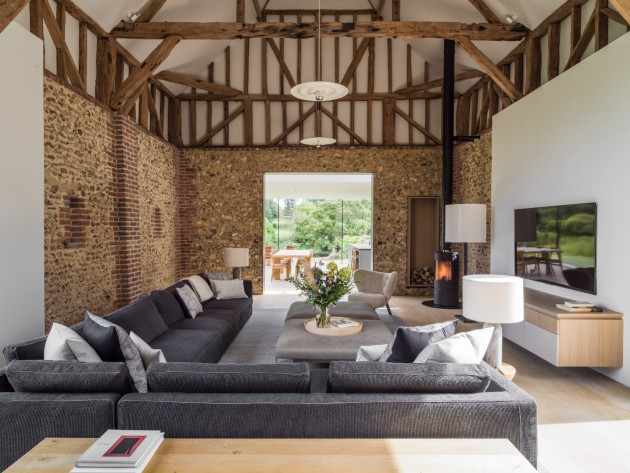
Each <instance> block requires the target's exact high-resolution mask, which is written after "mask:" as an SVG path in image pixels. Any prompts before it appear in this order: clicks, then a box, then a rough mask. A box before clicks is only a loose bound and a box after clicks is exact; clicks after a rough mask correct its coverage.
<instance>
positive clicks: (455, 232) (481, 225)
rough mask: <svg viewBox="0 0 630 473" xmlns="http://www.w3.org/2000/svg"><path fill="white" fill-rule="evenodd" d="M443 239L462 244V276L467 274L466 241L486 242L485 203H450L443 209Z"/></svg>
mask: <svg viewBox="0 0 630 473" xmlns="http://www.w3.org/2000/svg"><path fill="white" fill-rule="evenodd" d="M444 221H445V227H444V241H446V242H447V243H463V244H464V276H465V275H466V274H468V243H485V242H486V204H450V205H447V206H446V211H445V217H444Z"/></svg>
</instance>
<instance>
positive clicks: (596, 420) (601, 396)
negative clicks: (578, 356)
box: [254, 294, 630, 473]
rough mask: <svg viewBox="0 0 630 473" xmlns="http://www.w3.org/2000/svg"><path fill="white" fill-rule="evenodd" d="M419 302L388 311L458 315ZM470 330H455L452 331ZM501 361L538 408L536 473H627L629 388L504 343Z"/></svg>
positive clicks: (410, 318) (283, 302) (420, 320)
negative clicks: (511, 368) (538, 466)
mask: <svg viewBox="0 0 630 473" xmlns="http://www.w3.org/2000/svg"><path fill="white" fill-rule="evenodd" d="M298 299H299V296H297V295H295V294H291V295H283V294H274V295H265V296H256V297H255V298H254V308H255V309H256V308H260V309H263V308H265V309H280V308H288V307H289V305H290V304H291V302H293V301H295V300H298ZM422 300H423V299H421V298H417V297H394V298H392V300H391V302H390V306H391V307H392V310H393V312H394V315H395V316H396V317H398V318H400V319H401V320H402V321H403V322H404V323H405V325H425V324H430V323H434V322H440V321H445V320H448V319H451V318H452V317H453V315H454V314H456V313H458V312H459V311H454V310H441V309H432V308H429V307H426V306H424V305H422ZM381 310H384V309H379V311H381ZM476 328H479V325H478V324H474V323H473V324H462V323H460V324H458V331H467V330H474V329H476ZM503 359H504V361H505V362H507V363H510V364H511V365H513V366H514V367H515V368H516V377H515V378H514V383H516V384H517V385H518V386H520V387H521V388H523V389H524V390H525V391H527V392H528V393H529V394H530V395H531V396H533V397H534V399H536V402H537V403H538V424H539V427H538V432H539V462H540V464H541V465H542V468H541V470H542V471H548V472H549V473H565V472H567V473H569V472H570V473H591V472H592V473H599V472H605V473H617V472H619V473H622V472H624V473H628V472H630V388H627V387H625V386H623V385H621V384H619V383H617V382H615V381H613V380H611V379H610V378H607V377H605V376H603V375H601V374H599V373H597V372H595V371H593V370H590V369H588V368H556V367H555V366H553V365H551V364H549V363H547V362H546V361H544V360H542V359H541V358H538V357H537V356H535V355H533V354H532V353H530V352H528V351H526V350H524V349H522V348H520V347H519V346H517V345H515V344H513V343H511V342H509V341H505V342H504V345H503Z"/></svg>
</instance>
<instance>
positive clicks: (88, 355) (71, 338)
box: [44, 323, 101, 363]
mask: <svg viewBox="0 0 630 473" xmlns="http://www.w3.org/2000/svg"><path fill="white" fill-rule="evenodd" d="M44 360H49V361H80V362H83V363H93V362H98V361H101V357H100V356H98V354H97V353H96V352H95V351H94V348H92V347H91V346H90V344H89V343H88V342H86V341H85V340H84V339H83V338H82V337H81V336H80V335H79V334H78V333H77V332H75V331H74V330H72V329H71V328H69V327H66V326H65V325H61V324H57V323H54V324H53V325H52V328H51V329H50V333H49V334H48V337H47V338H46V345H44Z"/></svg>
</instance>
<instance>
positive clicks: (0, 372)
mask: <svg viewBox="0 0 630 473" xmlns="http://www.w3.org/2000/svg"><path fill="white" fill-rule="evenodd" d="M13 391H14V389H13V386H11V383H9V378H7V369H6V367H5V368H0V393H11V392H13Z"/></svg>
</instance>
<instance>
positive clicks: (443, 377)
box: [328, 361, 490, 394]
mask: <svg viewBox="0 0 630 473" xmlns="http://www.w3.org/2000/svg"><path fill="white" fill-rule="evenodd" d="M328 383H329V385H330V388H331V390H332V391H333V392H337V393H401V394H402V393H444V394H446V393H479V392H483V391H485V390H486V389H487V388H488V385H489V384H490V373H489V372H488V368H487V367H486V366H485V365H461V364H421V365H420V364H415V365H414V364H406V363H405V364H403V363H370V362H366V363H354V362H345V361H333V362H332V363H331V364H330V373H329V378H328Z"/></svg>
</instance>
